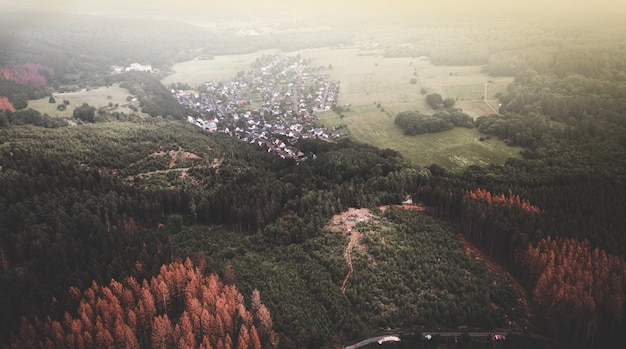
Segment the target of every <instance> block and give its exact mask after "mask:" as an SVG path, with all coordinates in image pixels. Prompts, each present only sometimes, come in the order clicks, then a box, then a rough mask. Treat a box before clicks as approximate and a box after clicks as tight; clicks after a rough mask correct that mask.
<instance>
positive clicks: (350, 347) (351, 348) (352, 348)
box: [345, 334, 398, 349]
mask: <svg viewBox="0 0 626 349" xmlns="http://www.w3.org/2000/svg"><path fill="white" fill-rule="evenodd" d="M388 336H398V335H397V334H386V335H384V336H378V337H372V338H368V339H365V340H362V341H360V342H358V343H355V344H352V345H348V346H347V347H346V348H345V349H356V348H359V347H362V346H365V345H368V344H370V343H374V342H378V341H379V340H381V339H383V338H385V337H388Z"/></svg>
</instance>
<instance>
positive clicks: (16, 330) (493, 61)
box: [0, 14, 626, 348]
mask: <svg viewBox="0 0 626 349" xmlns="http://www.w3.org/2000/svg"><path fill="white" fill-rule="evenodd" d="M39 16H40V17H29V18H31V21H29V22H28V23H33V26H32V27H30V28H27V26H26V25H25V24H24V23H26V22H24V21H23V18H22V17H20V16H14V17H12V18H8V17H7V16H4V18H5V19H6V20H5V21H3V24H2V35H0V308H2V310H3V311H2V313H1V314H0V316H1V318H0V329H1V330H0V346H1V347H8V348H9V347H11V348H28V347H98V348H101V347H121V346H128V347H134V348H137V347H146V348H163V347H181V348H183V347H184V348H234V347H237V348H260V347H263V348H302V347H307V348H313V347H315V348H317V347H341V346H343V345H345V343H346V342H350V341H354V340H357V339H360V338H364V337H367V336H370V335H372V334H374V333H380V331H381V330H383V329H385V328H388V327H389V328H393V329H398V330H402V331H404V332H406V333H407V338H413V340H414V342H412V345H413V347H432V344H433V343H427V342H425V341H423V340H422V339H421V337H420V336H419V333H420V331H423V330H434V329H442V330H459V329H460V330H463V331H469V330H477V331H494V330H496V329H507V330H511V331H512V332H513V333H515V334H516V335H517V336H519V338H517V339H516V340H517V341H516V340H510V341H508V342H507V343H506V345H507V346H509V347H524V346H525V345H526V347H528V346H529V345H532V346H536V347H541V346H542V345H545V344H536V343H535V342H534V339H533V338H532V336H531V335H534V334H541V335H546V336H549V337H551V338H554V339H555V340H557V341H562V342H565V343H570V344H572V343H573V344H575V345H579V346H584V347H619V344H620V343H623V341H624V339H625V338H624V333H626V331H625V330H626V328H625V326H626V323H625V322H624V315H625V311H626V309H624V305H625V304H624V303H625V300H626V265H625V264H624V256H625V255H626V231H625V228H624V227H626V217H625V216H624V215H623V212H622V211H623V208H624V207H626V186H625V183H624V180H625V179H626V178H625V175H626V172H625V170H626V162H625V161H626V156H624V155H625V153H626V115H624V111H625V110H626V105H625V103H626V99H625V98H624V95H626V76H625V75H624V70H625V68H626V67H625V66H624V62H626V50H624V47H626V46H624V42H623V38H622V37H620V36H617V35H606V34H607V33H606V31H609V32H610V29H604V31H601V32H595V31H590V32H588V33H587V34H585V35H581V36H580V37H579V38H578V39H577V40H576V42H571V41H569V39H568V38H567V37H566V36H565V35H564V34H562V33H561V32H560V31H559V30H557V29H554V28H553V27H546V28H544V29H542V30H544V32H538V31H537V30H539V29H537V28H534V27H532V28H526V29H524V30H526V31H527V32H528V33H531V34H532V35H531V36H530V37H531V38H532V39H533V40H535V39H536V40H535V41H533V40H531V39H525V38H521V37H519V36H520V35H519V34H515V32H514V31H515V30H517V28H515V29H511V28H509V29H511V30H509V32H508V35H512V37H513V38H514V39H511V40H507V41H502V42H500V43H497V44H494V45H491V46H490V45H487V40H486V39H485V36H481V35H478V34H477V35H476V36H477V37H476V38H472V39H471V40H470V39H468V37H466V36H462V35H459V37H461V38H465V39H467V40H470V41H472V42H474V41H476V42H478V43H479V45H478V47H477V48H476V49H475V50H471V49H470V48H469V47H468V46H464V47H466V48H463V49H460V48H459V47H460V46H458V45H456V44H455V42H453V41H452V42H450V43H446V44H443V43H442V44H441V45H439V46H436V47H433V48H432V49H431V51H430V52H425V51H420V50H422V49H423V48H420V47H419V45H415V49H414V50H413V51H401V50H398V49H397V46H394V45H390V47H388V48H386V51H387V52H388V55H389V56H400V55H405V54H416V53H419V54H422V53H430V54H431V55H432V59H433V62H434V63H437V64H476V63H479V64H485V71H486V72H488V73H490V74H493V75H503V74H506V75H513V76H514V81H513V83H512V84H511V85H510V86H509V88H508V90H507V91H506V92H505V93H503V94H501V95H499V96H498V98H499V101H500V103H501V107H500V110H499V114H492V115H483V116H480V117H478V118H477V119H476V120H472V119H471V118H470V117H469V116H468V115H467V114H465V113H463V112H462V111H461V110H459V109H455V108H454V107H453V106H454V101H450V100H448V99H444V98H442V97H441V96H440V95H434V94H432V95H429V96H425V97H426V99H427V104H428V105H429V106H431V107H432V108H433V109H437V110H436V111H435V112H434V114H433V115H431V116H429V115H424V114H422V113H420V112H418V111H405V112H400V113H398V114H397V116H396V118H395V123H396V124H397V125H398V126H399V127H401V128H402V129H403V130H404V132H405V134H406V135H411V136H416V137H417V135H419V134H421V133H426V132H444V131H445V130H447V129H450V128H452V127H476V129H477V130H478V131H479V132H481V133H482V134H484V136H485V137H487V138H488V137H498V138H501V139H503V140H505V141H506V142H507V143H509V144H511V145H515V146H520V147H522V148H523V151H522V156H521V157H520V158H515V159H509V160H507V162H506V163H505V164H502V165H495V164H491V165H485V166H469V167H467V168H466V169H464V170H463V171H460V172H449V171H447V170H446V169H445V168H442V167H441V166H439V165H437V164H423V165H422V166H415V165H412V164H411V163H410V162H408V161H407V160H406V159H404V158H403V157H402V156H401V154H399V153H398V152H397V151H395V150H392V149H377V148H375V147H372V146H369V145H366V144H361V143H359V142H356V141H354V140H353V139H351V138H342V139H340V140H338V141H335V142H325V141H319V140H313V139H301V140H300V141H299V142H298V143H297V147H298V148H299V149H301V150H302V151H303V152H304V153H307V154H309V153H310V154H315V155H316V156H315V158H314V159H313V158H312V159H309V160H307V161H304V162H296V161H295V160H293V159H291V160H290V159H286V160H285V159H281V158H280V157H278V156H273V155H272V154H269V153H268V152H267V151H265V150H264V149H263V148H261V147H258V146H256V145H254V144H246V143H243V142H239V141H237V140H236V139H234V138H232V137H230V136H228V135H226V134H222V133H215V134H207V133H205V132H204V131H203V130H201V129H200V128H198V127H195V126H193V125H191V124H189V123H187V122H186V121H181V120H182V119H185V117H186V116H187V115H193V114H194V113H193V112H192V111H189V110H185V109H184V108H183V107H182V106H180V105H179V104H178V102H177V101H176V99H174V97H172V95H171V93H170V92H169V91H168V89H167V88H166V87H165V86H162V85H161V83H160V81H159V77H161V76H163V75H164V74H166V72H167V70H168V69H169V67H170V66H171V64H172V63H173V62H176V61H179V60H183V59H187V58H190V57H195V56H197V55H209V54H218V53H224V52H252V51H255V50H258V49H261V48H267V47H272V45H278V44H282V45H286V46H288V47H299V45H302V43H301V42H300V41H298V40H295V39H294V38H293V37H291V36H290V34H285V36H283V37H280V36H276V37H274V40H273V41H261V40H260V38H255V37H252V38H247V39H244V38H241V37H237V36H236V35H233V34H232V33H226V32H227V30H226V29H215V30H216V31H214V32H201V31H199V30H198V29H197V28H196V27H189V26H187V25H180V24H176V25H173V24H172V23H170V22H163V21H157V22H152V21H147V23H146V25H148V26H149V28H150V29H149V30H146V31H145V32H144V31H135V30H134V29H133V28H135V27H134V26H135V25H136V24H137V23H136V21H131V20H126V19H108V20H105V19H98V21H94V19H93V18H92V17H89V16H85V17H81V16H74V17H71V18H72V25H69V24H68V23H69V21H68V17H65V16H66V15H59V17H52V18H51V17H48V16H44V15H41V14H40V15H39ZM20 18H22V19H20ZM33 18H35V19H37V18H38V19H39V20H34V19H33ZM131 24H132V26H131ZM50 27H53V28H55V30H54V31H52V30H50V31H48V30H47V28H50ZM76 28H78V29H76ZM113 28H115V30H118V31H119V32H118V31H114V29H113ZM453 28H454V27H453ZM446 30H455V29H449V28H448V29H446V28H442V29H441V31H442V32H445V31H446ZM84 32H88V33H90V35H92V36H93V40H90V41H87V42H85V41H84V40H82V36H81V35H84V34H82V33H84ZM114 33H121V34H120V35H121V37H124V38H126V39H125V40H119V37H120V35H117V34H114ZM148 33H149V34H148ZM490 33H491V32H490ZM479 34H480V33H479ZM613 34H614V33H613ZM464 35H465V34H464ZM467 35H469V34H467ZM493 35H504V34H495V33H494V34H493ZM516 35H517V36H516ZM518 37H519V38H518ZM16 38H19V39H20V40H21V39H24V38H25V39H26V42H28V44H27V45H21V44H19V41H18V40H17V39H16ZM181 38H185V39H184V40H183V39H181ZM599 38H601V39H599ZM465 39H463V40H465ZM342 40H343V37H342V36H339V37H335V38H325V39H324V38H317V39H314V40H313V41H314V42H316V43H318V44H320V45H322V44H328V43H329V42H330V41H333V43H337V42H341V41H342ZM459 40H461V39H459ZM138 43H141V44H138ZM466 50H470V51H471V54H467V55H465V56H463V55H459V51H461V52H465V51H466ZM103 52H104V53H103ZM407 52H408V53H407ZM135 61H140V62H142V63H144V62H145V63H149V64H152V65H154V66H155V67H156V70H157V72H156V73H154V74H153V75H151V74H147V73H140V72H127V73H122V74H116V75H112V74H110V73H111V69H110V68H111V66H112V65H124V64H129V63H132V62H135ZM114 83H118V84H119V86H120V87H122V88H125V89H127V90H128V91H129V95H130V96H131V97H132V98H137V100H138V103H139V108H140V109H141V111H142V112H143V113H145V116H139V115H138V114H131V115H122V114H120V113H110V112H108V111H107V110H106V109H104V108H96V107H95V106H91V105H89V104H87V103H85V104H82V105H67V108H71V109H72V110H74V113H73V117H70V118H67V119H63V118H57V117H54V116H50V115H46V114H41V113H40V112H38V111H35V110H32V109H28V101H29V100H32V99H39V98H43V97H48V96H52V94H53V92H60V91H76V90H80V89H83V88H88V87H97V86H110V85H111V84H114ZM138 111H139V110H138ZM407 198H411V199H412V201H413V202H414V203H417V204H419V206H414V207H419V208H420V210H403V209H400V208H397V207H394V205H399V204H401V203H402V202H403V201H405V200H406V199H407ZM382 207H384V208H386V209H384V210H383V209H382ZM350 208H367V209H368V210H369V211H370V212H371V215H372V216H371V218H370V219H368V220H365V221H361V222H358V223H356V224H355V225H354V227H353V230H354V232H351V234H362V236H361V237H360V240H359V244H360V245H358V246H357V247H354V246H353V245H351V244H353V243H352V238H353V236H354V235H347V234H346V232H345V230H343V228H333V227H330V226H329V221H331V220H332V219H333V217H335V215H338V214H341V213H343V212H347V211H348V210H349V209H350ZM463 241H467V242H468V243H470V244H471V245H472V246H473V247H475V248H477V249H479V250H480V251H481V253H482V254H483V255H484V256H486V258H488V259H489V260H491V261H494V262H496V263H498V264H499V265H501V266H502V267H503V269H502V270H505V271H508V273H507V272H503V271H494V270H492V269H490V268H488V266H486V265H485V263H483V260H482V259H480V258H478V256H476V255H475V254H474V253H473V252H472V253H468V252H467V249H466V247H465V246H464V245H463V243H462V242H463ZM346 246H352V247H354V249H353V252H350V251H351V250H349V251H348V252H349V253H351V254H350V255H349V256H350V259H349V260H350V265H349V266H348V265H347V263H346V260H347V258H346V257H345V255H344V254H345V253H347V252H346ZM353 270H357V272H354V273H352V271H353ZM346 275H348V276H349V277H347V276H346ZM513 278H514V279H513ZM346 285H347V287H346ZM519 285H521V286H519ZM261 295H262V298H263V302H261ZM270 313H271V316H270ZM529 314H530V315H529ZM409 334H410V335H409ZM411 336H413V337H411ZM512 338H515V337H512ZM468 341H469V340H468ZM529 343H532V344H529ZM464 344H467V345H468V346H469V345H471V343H464V339H462V340H461V343H460V344H458V346H459V347H460V346H461V345H464ZM490 344H493V343H490ZM403 345H406V346H407V347H409V346H410V345H411V344H404V343H403ZM429 345H430V346H429ZM442 345H444V346H445V345H446V344H442ZM447 345H455V344H450V343H448V344H447ZM474 345H475V346H478V345H479V344H477V343H474Z"/></svg>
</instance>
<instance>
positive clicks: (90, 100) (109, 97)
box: [28, 84, 149, 118]
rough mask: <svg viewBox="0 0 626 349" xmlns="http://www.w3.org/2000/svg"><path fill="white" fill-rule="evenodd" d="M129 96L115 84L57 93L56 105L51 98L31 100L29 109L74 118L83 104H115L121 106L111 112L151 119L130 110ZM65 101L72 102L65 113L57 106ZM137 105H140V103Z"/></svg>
mask: <svg viewBox="0 0 626 349" xmlns="http://www.w3.org/2000/svg"><path fill="white" fill-rule="evenodd" d="M128 96H130V93H129V92H128V90H127V89H125V88H121V87H119V85H118V84H113V85H112V86H110V87H99V88H95V89H92V90H84V89H83V90H81V91H78V92H66V93H55V94H54V98H55V99H56V103H49V97H45V98H41V99H34V100H30V101H28V108H32V109H35V110H37V111H39V112H40V113H42V114H48V115H50V116H54V117H61V118H72V117H73V113H74V108H76V107H79V106H81V105H82V104H83V103H87V104H89V105H90V106H93V107H96V108H100V107H108V106H109V103H113V105H115V104H119V106H118V107H111V108H110V109H109V112H115V111H118V112H120V113H125V114H132V113H135V114H139V115H140V116H142V117H149V115H148V114H144V113H141V112H134V111H132V110H131V109H130V108H128V105H129V102H128V101H127V100H126V98H127V97H128ZM64 99H66V100H68V101H70V104H69V105H68V106H67V109H66V110H64V111H59V110H57V105H59V104H62V103H63V100H64ZM133 103H134V102H133ZM135 104H136V105H138V103H135Z"/></svg>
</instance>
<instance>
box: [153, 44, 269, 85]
mask: <svg viewBox="0 0 626 349" xmlns="http://www.w3.org/2000/svg"><path fill="white" fill-rule="evenodd" d="M277 52H278V51H277V50H264V51H257V52H253V53H246V54H238V55H225V56H215V57H214V58H213V59H204V60H203V59H194V60H191V61H185V62H179V63H176V64H174V66H173V67H172V71H174V73H173V74H171V75H168V76H166V77H165V78H163V79H162V80H161V82H162V83H163V84H164V85H166V86H167V85H170V84H172V83H177V82H184V83H186V84H188V85H190V86H192V87H197V86H199V85H200V84H202V83H203V82H207V81H220V82H224V81H228V80H230V79H232V78H233V77H235V75H237V73H238V72H240V71H244V72H245V71H248V70H250V65H251V64H252V63H253V62H254V61H255V60H256V59H257V58H259V57H261V56H262V55H264V54H267V55H272V54H276V53H277Z"/></svg>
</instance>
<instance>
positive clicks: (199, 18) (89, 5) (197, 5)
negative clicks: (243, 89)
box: [0, 0, 626, 26]
mask: <svg viewBox="0 0 626 349" xmlns="http://www.w3.org/2000/svg"><path fill="white" fill-rule="evenodd" d="M25 6H27V7H30V8H38V9H42V10H55V11H58V10H62V11H68V12H78V13H90V14H97V13H99V14H107V15H124V16H134V17H143V16H146V17H155V16H158V17H159V18H163V17H165V16H172V17H176V18H177V19H184V20H188V21H190V22H193V23H196V24H200V23H201V22H217V21H219V20H232V19H239V20H243V21H245V20H251V19H254V18H255V17H258V18H261V17H263V18H266V17H270V16H271V17H276V18H281V19H284V18H290V19H294V18H297V21H302V22H303V26H306V21H307V20H306V18H307V16H311V17H312V18H313V19H314V20H312V21H311V22H315V23H322V24H328V25H331V26H335V25H340V24H341V23H340V22H342V21H344V22H350V23H355V22H356V23H359V21H360V20H364V19H367V20H370V21H371V20H374V21H376V20H380V22H381V23H387V22H390V21H399V20H404V21H406V20H415V21H426V20H427V21H437V20H439V19H453V20H456V19H457V18H467V19H481V20H482V19H485V18H487V19H491V18H500V19H513V18H528V19H540V20H546V18H555V19H556V20H566V19H573V20H574V21H584V20H587V19H596V18H598V17H600V16H611V17H612V18H613V19H615V18H620V17H619V16H620V15H621V16H626V1H624V0H524V1H520V0H375V1H374V0H203V1H199V0H167V1H166V0H0V12H2V11H3V10H5V9H12V8H18V7H25ZM554 16H558V17H554ZM294 20H295V19H294ZM547 20H550V19H547Z"/></svg>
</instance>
